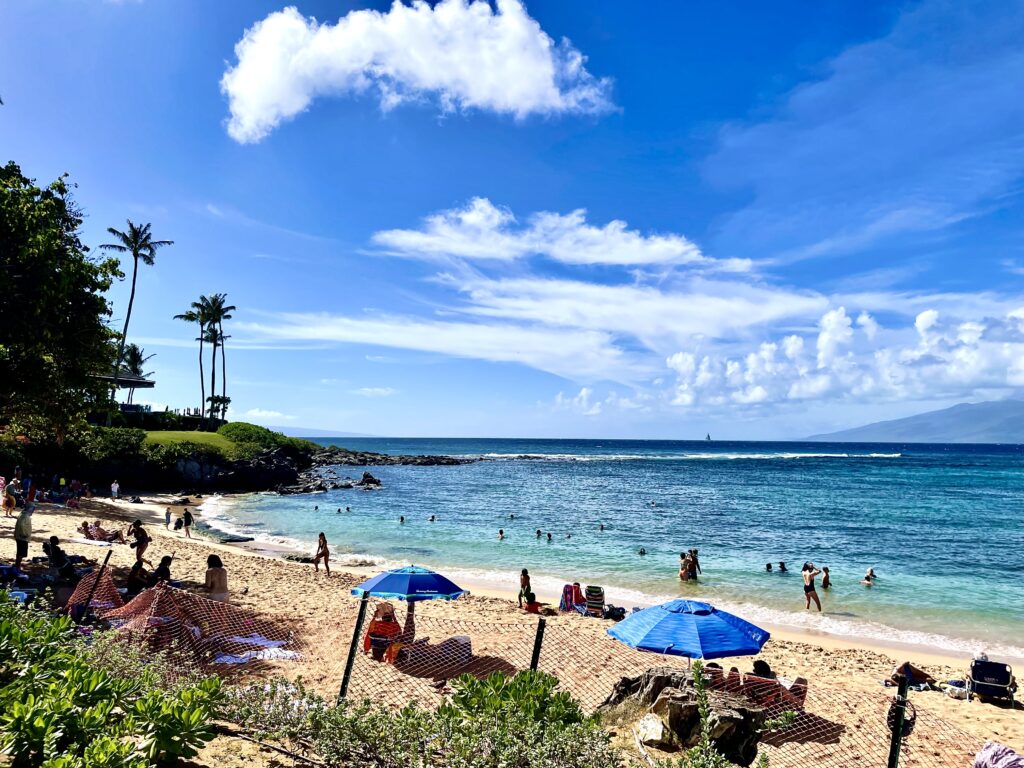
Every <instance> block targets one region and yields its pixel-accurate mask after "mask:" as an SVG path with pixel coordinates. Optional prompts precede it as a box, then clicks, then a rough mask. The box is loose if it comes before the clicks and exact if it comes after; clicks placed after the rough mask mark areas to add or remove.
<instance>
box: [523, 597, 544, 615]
mask: <svg viewBox="0 0 1024 768" xmlns="http://www.w3.org/2000/svg"><path fill="white" fill-rule="evenodd" d="M522 607H523V608H525V609H526V612H527V613H540V609H541V608H543V607H544V604H543V603H538V602H537V596H536V595H535V594H533V592H529V593H527V595H526V605H524V606H522Z"/></svg>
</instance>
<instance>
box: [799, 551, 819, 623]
mask: <svg viewBox="0 0 1024 768" xmlns="http://www.w3.org/2000/svg"><path fill="white" fill-rule="evenodd" d="M820 573H821V571H819V570H818V569H817V568H815V567H814V563H804V567H803V568H801V569H800V574H801V575H802V576H803V577H804V600H805V602H806V605H805V606H804V607H805V608H806V609H807V610H810V608H811V600H813V601H814V604H815V605H816V606H818V613H821V600H819V599H818V591H817V590H816V589H815V588H814V579H815V577H817V576H818V575H819V574H820Z"/></svg>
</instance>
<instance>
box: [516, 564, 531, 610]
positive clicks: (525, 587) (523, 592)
mask: <svg viewBox="0 0 1024 768" xmlns="http://www.w3.org/2000/svg"><path fill="white" fill-rule="evenodd" d="M532 593H533V590H532V589H530V572H529V571H528V570H526V569H525V568H523V572H522V573H520V574H519V607H520V608H522V607H523V598H524V597H526V596H527V595H529V594H532Z"/></svg>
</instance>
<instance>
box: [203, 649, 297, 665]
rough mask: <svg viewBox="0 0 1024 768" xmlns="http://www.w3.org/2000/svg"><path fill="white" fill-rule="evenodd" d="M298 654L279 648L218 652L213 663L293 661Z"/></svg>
mask: <svg viewBox="0 0 1024 768" xmlns="http://www.w3.org/2000/svg"><path fill="white" fill-rule="evenodd" d="M298 658H299V654H297V653H296V652H295V651H282V650H281V649H280V648H266V649H264V650H261V651H246V652H245V653H218V654H217V656H216V657H214V659H213V663H214V664H248V663H249V662H250V661H295V660H296V659H298Z"/></svg>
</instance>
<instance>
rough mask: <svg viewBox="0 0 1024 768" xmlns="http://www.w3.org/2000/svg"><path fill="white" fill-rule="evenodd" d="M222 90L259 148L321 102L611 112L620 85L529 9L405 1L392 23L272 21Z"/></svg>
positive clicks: (508, 0) (372, 17) (241, 131)
mask: <svg viewBox="0 0 1024 768" xmlns="http://www.w3.org/2000/svg"><path fill="white" fill-rule="evenodd" d="M235 56H236V57H237V60H238V61H237V63H236V64H235V65H234V66H232V67H231V68H229V69H228V70H227V72H225V73H224V76H223V78H222V79H221V90H222V91H223V93H224V94H225V96H227V99H228V106H229V110H230V118H229V119H228V123H227V129H228V133H229V134H230V135H231V137H232V138H233V139H235V140H236V141H239V142H256V141H259V140H260V139H262V138H264V137H265V136H266V135H267V134H268V133H270V132H271V131H272V130H273V129H274V128H275V127H276V126H277V125H278V124H280V123H281V122H282V121H285V120H288V119H290V118H293V117H295V116H296V115H297V114H299V113H301V112H303V111H304V110H306V109H307V108H308V107H309V105H310V104H311V103H312V102H313V100H314V99H316V98H317V97H320V96H344V95H354V94H362V93H365V92H367V91H373V92H375V93H376V95H377V97H378V98H379V100H380V105H381V107H382V108H383V109H385V110H388V109H392V108H394V107H395V106H397V105H398V104H401V103H403V102H405V101H410V100H422V99H426V98H433V99H435V100H436V101H437V103H438V104H439V106H440V108H441V110H442V111H443V112H453V111H457V110H465V109H480V110H488V111H492V112H496V113H500V114H509V115H514V116H515V117H517V118H523V117H526V116H528V115H534V114H539V115H555V114H561V113H600V112H605V111H608V110H609V109H611V108H612V105H611V101H610V96H609V92H610V89H611V82H610V81H609V80H608V79H605V78H596V77H594V76H593V75H592V74H590V72H588V71H587V69H586V67H585V66H584V64H585V61H586V58H585V57H584V56H583V54H582V53H580V51H578V50H577V49H576V48H574V47H573V45H572V44H571V43H570V42H569V41H568V40H566V39H563V40H561V41H560V42H557V43H556V42H555V41H554V40H552V39H551V37H550V36H549V35H548V34H547V33H546V32H545V31H544V30H543V29H541V27H540V24H538V23H537V22H536V21H535V20H534V19H532V18H531V17H530V16H529V14H528V13H527V12H526V9H525V8H524V7H523V4H522V3H521V2H520V1H519V0H497V5H496V8H494V9H492V7H491V5H490V4H489V3H488V2H484V1H483V0H476V1H475V2H467V0H441V1H440V2H438V3H436V4H435V5H433V6H431V5H430V4H429V3H426V2H422V0H416V1H415V2H413V3H412V4H411V5H406V4H405V3H404V2H402V1H401V0H396V2H395V3H394V4H393V5H392V6H391V9H390V10H389V11H388V12H386V13H381V12H379V11H373V10H359V11H351V12H349V13H348V14H346V15H345V16H342V17H341V18H340V19H338V21H337V23H335V24H328V23H320V22H318V21H317V20H316V19H314V18H311V17H305V16H303V15H302V14H301V13H299V11H298V10H297V9H296V8H295V7H288V8H285V9H284V10H282V11H277V12H275V13H271V14H270V15H269V16H267V17H266V18H265V19H263V20H261V21H258V22H257V23H256V24H254V25H253V26H252V27H250V28H249V29H247V30H246V32H245V34H244V36H243V37H242V39H241V40H240V41H239V42H238V43H237V44H236V45H235Z"/></svg>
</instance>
